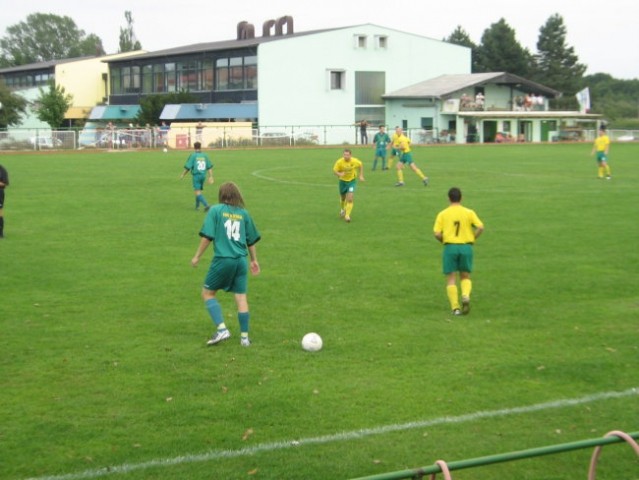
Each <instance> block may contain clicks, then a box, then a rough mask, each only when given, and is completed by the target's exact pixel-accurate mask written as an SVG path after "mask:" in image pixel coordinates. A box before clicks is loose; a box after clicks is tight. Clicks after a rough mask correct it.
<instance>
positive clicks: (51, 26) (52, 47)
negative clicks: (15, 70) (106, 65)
mask: <svg viewBox="0 0 639 480" xmlns="http://www.w3.org/2000/svg"><path fill="white" fill-rule="evenodd" d="M103 54H104V48H103V47H102V40H100V38H99V37H98V36H97V35H94V34H90V35H87V34H86V33H85V32H84V30H81V29H79V28H78V26H77V25H76V24H75V22H74V21H73V20H72V19H71V18H70V17H66V16H64V17H61V16H59V15H53V14H50V13H32V14H30V15H28V16H27V19H26V21H23V22H20V23H17V24H15V25H11V26H9V27H7V30H6V35H5V36H4V37H2V38H1V39H0V65H2V66H5V67H7V66H18V65H25V64H29V63H37V62H43V61H47V60H58V59H63V58H74V57H82V56H88V55H91V56H93V55H103Z"/></svg>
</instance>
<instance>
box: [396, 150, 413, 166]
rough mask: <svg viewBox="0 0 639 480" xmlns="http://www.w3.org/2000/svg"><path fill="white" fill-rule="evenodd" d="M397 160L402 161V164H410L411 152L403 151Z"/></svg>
mask: <svg viewBox="0 0 639 480" xmlns="http://www.w3.org/2000/svg"><path fill="white" fill-rule="evenodd" d="M399 161H400V162H402V163H404V164H408V165H410V164H411V163H413V152H406V153H404V154H403V155H402V156H401V157H400V158H399Z"/></svg>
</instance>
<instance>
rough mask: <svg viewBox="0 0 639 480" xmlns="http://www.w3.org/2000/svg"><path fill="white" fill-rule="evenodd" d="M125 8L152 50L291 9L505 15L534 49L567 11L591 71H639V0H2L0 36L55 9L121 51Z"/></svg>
mask: <svg viewBox="0 0 639 480" xmlns="http://www.w3.org/2000/svg"><path fill="white" fill-rule="evenodd" d="M126 10H129V11H131V13H132V15H133V20H134V32H135V34H136V37H137V38H138V40H140V42H141V43H142V48H144V49H145V50H148V51H154V50H162V49H164V48H171V47H178V46H185V45H191V44H194V43H201V42H213V41H218V40H232V39H234V38H236V31H237V24H238V23H239V22H241V21H248V22H249V23H252V24H253V25H254V26H255V32H256V35H258V36H259V35H261V32H262V24H263V23H264V21H266V20H269V19H277V18H279V17H282V16H285V15H290V16H291V17H293V29H294V31H295V32H303V31H308V30H316V29H321V28H332V27H345V26H351V25H360V24H364V23H372V24H375V25H380V26H384V27H388V28H392V29H396V30H401V31H405V32H410V33H415V34H418V35H422V36H425V37H429V38H434V39H437V40H441V39H443V38H444V37H447V36H449V35H450V34H451V33H452V32H453V31H454V30H455V28H456V27H457V26H458V25H459V26H461V27H462V28H463V29H464V30H465V31H466V32H467V33H468V34H469V36H470V37H471V39H472V40H473V41H474V42H475V43H480V42H481V36H482V34H483V32H484V30H486V29H487V28H489V27H490V25H491V24H493V23H496V22H497V21H499V19H500V18H504V19H505V20H506V22H507V23H508V25H510V26H511V27H512V28H513V29H514V30H515V32H516V38H517V41H518V42H519V43H520V44H521V45H522V46H523V47H525V48H527V49H528V50H530V51H531V52H532V53H535V52H536V50H537V49H536V44H537V39H538V37H539V29H540V28H541V27H542V26H543V25H544V24H545V23H546V21H547V20H548V18H549V17H550V16H551V15H553V14H555V13H557V14H559V15H561V17H562V18H563V19H564V25H565V27H566V30H567V36H566V44H567V45H568V46H570V47H573V48H574V49H575V53H576V54H577V56H578V57H579V61H580V62H581V63H583V64H585V65H587V67H588V69H587V71H586V73H587V74H593V73H600V72H603V73H608V74H610V75H612V76H613V77H615V78H619V79H639V25H638V20H639V1H637V0H606V1H603V2H595V1H589V0H585V1H579V0H573V1H566V0H563V1H561V0H536V1H534V2H529V3H527V2H521V1H517V0H510V1H500V0H472V1H471V0H457V1H448V2H447V1H440V2H434V1H428V0H425V1H424V0H422V1H419V0H417V1H413V2H401V3H399V2H397V1H393V0H383V1H382V0H365V1H358V0H350V1H349V0H340V1H337V0H324V1H320V2H318V1H313V2H311V1H305V0H235V1H231V2H219V1H214V0H213V1H211V0H209V1H205V0H197V1H196V0H177V1H167V0H17V1H16V0H0V12H2V13H1V15H0V36H2V37H4V36H5V35H6V29H7V27H8V26H10V25H15V24H16V23H19V22H21V21H24V20H25V19H26V17H27V15H29V14H30V13H53V14H56V15H66V16H69V17H71V18H72V19H73V20H74V21H75V23H76V25H77V26H78V27H79V28H81V29H82V30H84V31H85V32H86V33H87V34H89V33H94V34H96V35H98V36H99V37H100V38H101V39H102V42H103V44H104V47H105V49H106V51H107V53H116V52H117V50H118V46H119V34H120V28H121V27H124V26H125V25H126V20H125V18H124V12H125V11H126ZM415 61H420V59H415ZM421 61H423V60H421Z"/></svg>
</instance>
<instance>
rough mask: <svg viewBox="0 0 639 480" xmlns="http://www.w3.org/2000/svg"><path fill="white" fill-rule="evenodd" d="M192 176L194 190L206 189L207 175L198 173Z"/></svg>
mask: <svg viewBox="0 0 639 480" xmlns="http://www.w3.org/2000/svg"><path fill="white" fill-rule="evenodd" d="M192 177H193V178H192V180H193V190H204V180H206V175H200V174H197V173H196V174H195V175H193V176H192Z"/></svg>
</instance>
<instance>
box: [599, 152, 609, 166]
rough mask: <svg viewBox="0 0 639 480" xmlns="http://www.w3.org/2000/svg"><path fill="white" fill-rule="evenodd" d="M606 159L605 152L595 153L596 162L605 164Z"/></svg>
mask: <svg viewBox="0 0 639 480" xmlns="http://www.w3.org/2000/svg"><path fill="white" fill-rule="evenodd" d="M607 161H608V157H607V156H606V152H597V162H598V163H601V162H607Z"/></svg>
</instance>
